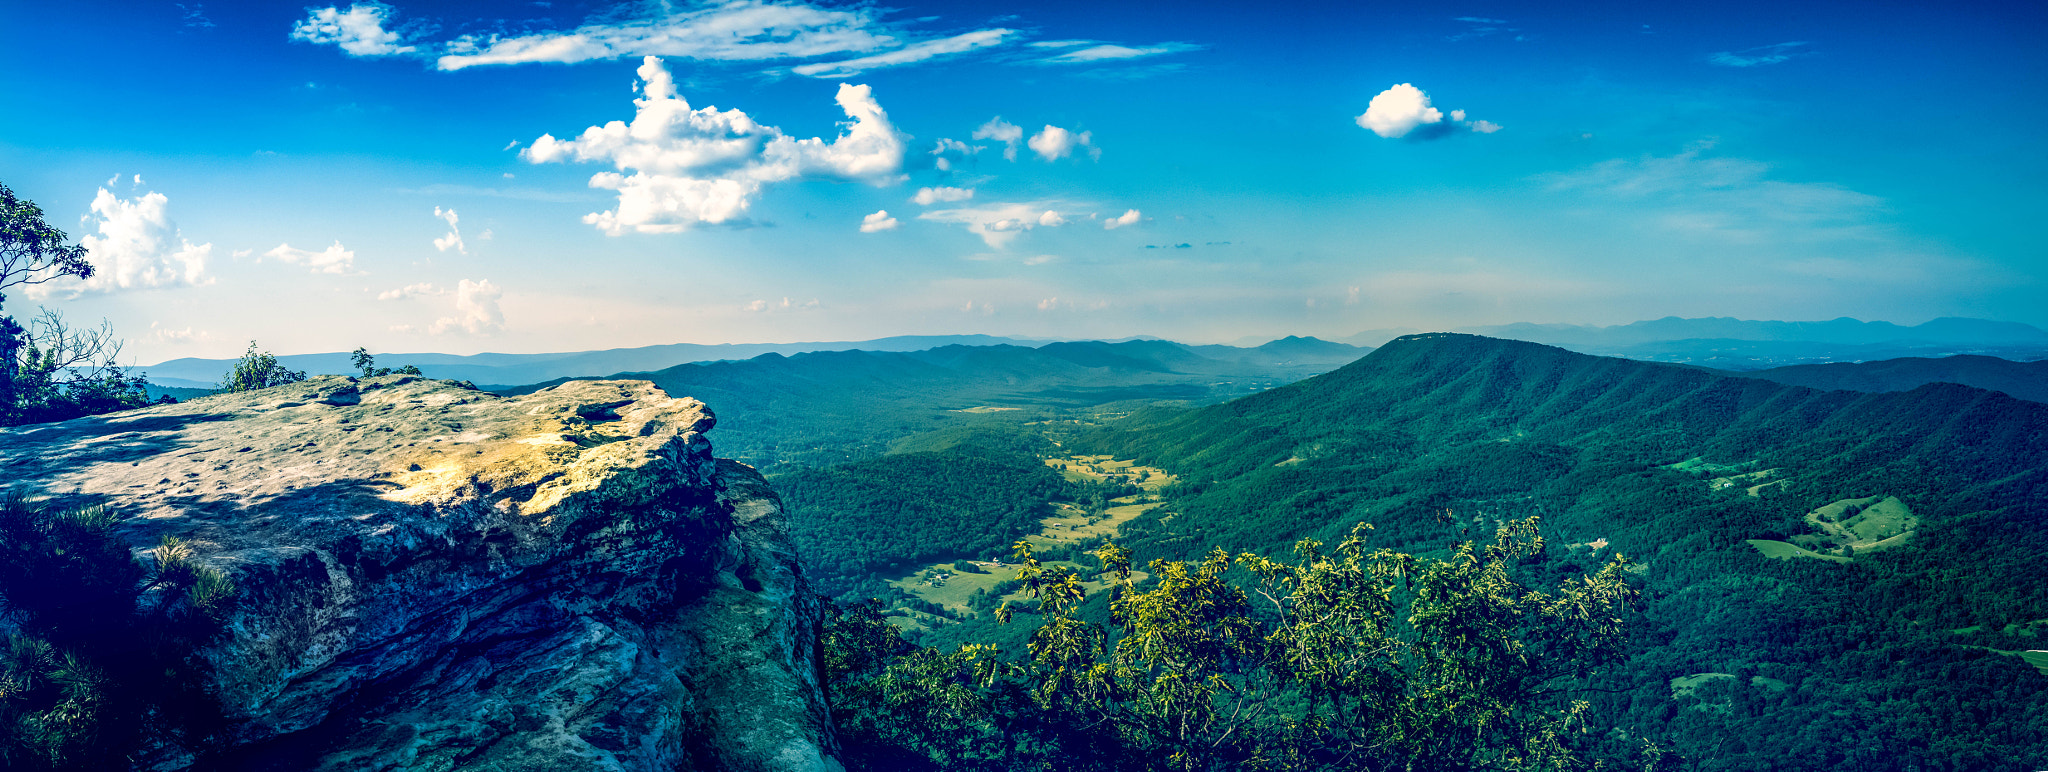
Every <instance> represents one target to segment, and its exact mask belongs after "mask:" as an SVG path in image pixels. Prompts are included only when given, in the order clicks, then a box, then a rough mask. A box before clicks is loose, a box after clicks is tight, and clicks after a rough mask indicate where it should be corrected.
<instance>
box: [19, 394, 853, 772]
mask: <svg viewBox="0 0 2048 772" xmlns="http://www.w3.org/2000/svg"><path fill="white" fill-rule="evenodd" d="M712 423H713V419H712V414H711V412H710V411H709V410H708V409H706V408H705V407H704V405H702V404H701V403H699V402H697V401H695V400H691V399H674V398H670V397H668V396H666V395H664V394H663V393H662V392H661V391H659V390H658V389H656V388H654V386H653V385H651V384H648V383H646V382H643V381H579V382H573V383H568V384H564V385H562V386H559V387H556V388H553V389H549V390H547V391H542V392H538V393H535V394H531V395H527V396H524V397H519V398H509V399H508V398H500V397H496V396H492V395H490V394H486V393H482V392H477V391H472V390H468V389H464V388H460V387H457V386H452V385H450V384H448V383H445V382H441V381H432V380H426V379H421V378H416V377H411V376H386V377H379V378H368V379H360V380H358V379H351V378H340V377H327V378H316V379H314V380H311V381H308V382H305V383H301V384H294V385H291V386H284V387H278V388H273V389H267V390H263V391H258V392H251V393H246V394H238V395H222V396H215V397H207V398H202V399H198V400H194V401H191V402H188V403H185V404H180V405H170V406H163V407H155V408H150V409H147V410H142V411H136V412H131V413H124V414H118V415H114V416H106V417H100V418H92V419H82V420H78V421H69V422H65V423H61V424H51V425H45V426H40V427H25V428H24V429H18V430H14V431H0V482H4V483H6V484H11V485H16V486H23V485H33V486H34V488H35V490H36V491H38V492H39V493H40V494H41V495H46V496H49V497H51V498H53V499H55V500H57V501H59V502H67V503H68V502H78V503H94V502H98V503H105V504H107V505H108V506H111V507H114V508H116V509H118V510H119V511H120V512H122V513H124V514H126V515H128V516H130V517H131V518H132V519H130V520H129V521H127V523H126V524H124V525H123V526H122V528H123V531H122V535H123V537H124V538H127V539H129V540H130V541H131V542H132V544H133V545H134V546H135V547H136V548H137V549H143V548H147V547H149V546H151V545H154V544H155V543H156V542H157V540H158V539H159V537H161V536H162V535H164V534H170V535H174V536H178V537H180V538H184V539H187V540H189V541H190V542H192V543H193V545H194V547H195V548H196V550H197V553H198V555H199V556H200V558H201V559H202V562H204V563H206V564H208V565H212V566H214V567H217V568H221V569H223V570H225V571H227V572H228V573H229V574H230V575H231V576H232V577H233V579H234V580H235V583H236V587H237V592H236V595H235V602H234V608H233V610H232V612H231V613H230V615H229V617H228V620H227V629H226V630H225V632H224V633H223V634H222V635H221V636H220V637H219V638H218V639H217V640H216V641H215V642H214V643H212V644H210V645H208V647H207V648H205V649H204V650H202V651H200V652H199V656H200V657H202V658H203V660H204V662H205V663H206V674H207V678H208V680H209V682H210V685H211V687H212V688H213V689H214V690H215V692H216V693H217V695H218V696H219V698H220V701H221V704H222V705H223V706H224V708H225V710H226V714H227V719H228V721H229V726H230V729H229V731H228V735H227V736H228V739H229V741H230V747H231V750H229V751H228V752H227V753H225V754H222V755H220V756H219V757H218V758H211V757H209V758H204V759H195V758H193V757H192V756H190V755H189V754H185V753H183V752H181V751H177V750H172V749H159V750H158V751H156V752H155V754H154V756H153V757H152V758H149V759H145V760H144V761H145V765H146V766H149V767H152V768H157V769H174V768H179V767H183V766H190V765H193V764H195V763H197V764H199V765H200V766H203V767H206V768H220V769H331V770H442V769H488V770H507V771H508V772H509V771H510V770H673V769H736V770H821V769H837V768H838V766H839V765H838V764H837V763H836V762H835V761H834V760H833V759H832V751H833V742H832V740H831V733H830V728H829V725H828V721H827V719H826V714H825V710H824V706H823V701H822V695H821V692H820V690H819V687H818V683H817V668H816V659H815V657H816V641H815V629H816V620H817V614H818V609H817V607H816V605H815V604H814V602H813V601H812V600H811V598H812V596H811V594H810V593H809V591H808V589H807V588H806V587H805V585H804V582H803V580H802V578H801V577H800V576H799V575H798V573H797V569H796V563H795V558H794V554H793V552H792V550H791V547H790V542H789V539H788V536H787V533H786V531H785V528H784V524H783V521H782V511H781V507H780V504H779V503H778V502H777V500H776V498H775V496H774V494H773V493H772V492H771V491H770V490H769V489H768V487H767V486H766V485H765V484H764V483H763V482H762V480H761V478H760V476H759V475H757V474H755V473H754V471H753V470H752V469H750V468H748V467H746V466H744V465H741V464H737V463H734V462H731V461H721V460H717V459H714V458H713V457H712V455H711V445H710V443H709V442H708V441H707V440H706V439H705V437H704V433H705V432H706V431H707V430H709V429H710V428H711V426H712Z"/></svg>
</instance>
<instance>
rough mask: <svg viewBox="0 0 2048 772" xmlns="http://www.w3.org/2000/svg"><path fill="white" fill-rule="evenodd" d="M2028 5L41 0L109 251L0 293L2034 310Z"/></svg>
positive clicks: (1015, 314)
mask: <svg viewBox="0 0 2048 772" xmlns="http://www.w3.org/2000/svg"><path fill="white" fill-rule="evenodd" d="M2042 15H2043V10H2042V9H2041V8H2039V7H2008V6H1999V5H1988V4H1987V5H1982V6H1946V7H1943V8H1941V9H1939V10H1921V9H1912V8H1878V7H1866V6H1861V5H1857V6H1851V5H1847V4H1832V5H1811V6H1804V7H1796V8H1792V7H1786V6H1784V5H1782V4H1770V5H1765V4H1761V3H1751V4H1741V5H1717V6H1713V7H1711V8H1707V7H1698V8H1695V7H1653V8H1646V7H1631V6H1624V5H1612V6H1599V7H1582V8H1572V9H1559V8H1555V7H1551V6H1549V5H1547V4H1534V3H1490V4H1481V5H1478V6H1466V5H1440V4H1434V3H1431V4H1423V5H1406V6H1398V7H1393V6H1390V7H1374V8H1361V7H1356V6H1348V5H1347V6H1339V5H1336V4H1328V5H1323V4H1309V5H1293V6H1290V7H1288V8H1285V9H1281V10H1275V9H1263V8H1255V7H1249V6H1239V5H1235V4H1211V5H1189V6H1185V7H1181V8H1176V9H1174V10H1173V11H1172V12H1160V11H1158V10H1156V9H1151V8H1146V7H1141V6H1118V5H1102V4H1083V3H1054V4H1034V5H1032V6H1014V7H998V6H992V5H976V6H972V7H971V8H964V7H963V6H961V5H959V4H945V3H911V4H900V3H899V4H892V5H890V6H889V7H887V8H883V7H878V6H871V5H855V4H842V3H824V2H757V1H753V0H742V1H740V2H731V3H708V4H658V3H645V4H643V3H575V2H557V3H523V4H518V5H505V4H486V3H475V2H394V3H389V4H381V3H342V4H339V5H332V6H330V5H328V4H326V3H317V4H313V5H311V6H300V5H296V4H287V5H271V4H263V5H260V6H257V7H250V6H243V5H239V4H237V5H228V4H221V5H215V4H198V3H186V4H177V3H168V2H165V3H78V4H63V5H39V6H26V7H20V8H13V9H10V10H8V11H7V12H5V14H4V18H5V19H6V20H7V21H8V23H7V24H4V25H0V43H4V45H0V61H4V62H5V63H6V65H7V67H8V69H9V70H10V71H12V72H17V73H28V74H29V77H26V78H22V79H19V81H18V82H17V83H15V84H13V85H14V89H13V92H12V94H11V96H12V100H11V102H12V103H13V104H15V105H17V106H21V108H22V109H16V110H11V111H10V112H9V113H8V114H7V115H4V116H0V182H5V183H6V184H7V185H9V186H10V187H12V188H13V189H14V190H15V191H16V193H17V194H19V195H20V196H22V197H23V198H26V199H29V200H33V201H35V202H36V203H37V204H39V205H40V206H41V207H42V208H43V210H44V212H45V215H46V217H47V218H48V220H49V221H50V222H51V223H53V224H55V225H57V226H58V227H61V228H63V229H65V230H66V232H67V233H69V234H70V235H71V236H72V238H73V239H74V241H82V243H84V244H86V246H87V247H88V248H89V249H90V250H91V255H92V259H93V261H94V263H95V264H96V266H98V269H99V273H100V275H99V276H98V277H95V278H94V279H93V280H91V281H89V282H85V283H77V282H70V283H66V284H52V285H46V286H45V287H43V288H41V289H39V290H38V291H36V292H33V293H31V292H22V291H16V292H11V293H9V297H8V300H9V301H10V303H9V305H8V306H7V308H6V311H7V313H9V314H11V315H13V316H15V317H16V318H18V319H25V318H27V317H30V316H33V315H34V308H33V307H34V306H35V304H37V303H43V304H47V305H48V306H49V307H51V308H55V309H57V310H60V311H62V312H64V313H65V314H66V315H67V317H69V318H70V319H71V320H72V321H74V322H77V323H84V324H91V323H96V322H97V321H98V320H99V319H101V318H106V319H108V320H109V321H110V322H111V323H112V324H113V326H114V330H115V332H116V334H118V335H120V336H122V337H124V338H126V339H127V340H128V349H127V358H132V359H133V360H134V361H137V362H139V363H149V362H161V361H165V360H169V359H174V358H179V357H206V358H225V357H232V356H234V355H236V354H238V353H239V352H240V351H241V350H242V349H243V347H244V346H246V345H247V342H248V341H249V340H250V339H256V340H257V341H259V342H260V344H261V345H262V346H263V347H264V348H266V349H269V350H271V351H273V352H276V353H280V354H287V353H308V352H331V351H347V350H350V349H353V348H355V347H357V346H366V347H368V348H370V349H371V350H372V351H378V352H440V353H451V354H470V353H477V352H484V351H492V352H567V351H587V350H602V349H613V348H633V347H640V346H649V345H660V344H669V343H700V344H717V343H758V342H770V341H790V342H796V341H805V342H809V341H857V340H868V339H874V338H882V337H891V336H899V335H955V334H960V335H965V334H987V335H995V336H1004V337H1022V338H1103V339H1117V338H1126V337H1133V336H1152V337H1160V338H1166V339H1171V340H1177V341H1182V342H1189V343H1218V342H1235V341H1241V340H1244V339H1247V338H1253V337H1264V338H1268V339H1271V338H1279V337H1283V336H1286V335H1290V334H1293V335H1307V336H1315V337H1320V338H1324V339H1336V338H1343V337H1347V336H1350V335H1353V334H1356V333H1359V332H1361V331H1367V330H1378V329H1391V328H1402V327H1409V328H1416V329H1423V330H1450V329H1460V328H1469V327H1476V326H1484V325H1495V324H1507V323H1513V322H1531V323H1556V324H1580V325H1596V326H1605V325H1617V324H1626V323H1630V322H1634V321H1639V320H1648V319H1657V318H1662V317H1667V316H1680V317H1689V318H1691V317H1736V318H1742V319H1757V320H1828V319H1835V318H1839V317H1853V318H1856V319H1861V320H1865V321H1890V322H1894V323H1897V324H1901V325H1908V326H1910V325H1915V324H1919V323H1922V322H1925V321H1928V320H1930V319H1934V318H1938V317H1973V318H1984V319H1993V320H2001V321H2013V322H2022V323H2027V324H2032V325H2035V326H2048V304H2042V303H2040V302H2039V298H2040V297H2041V296H2042V295H2043V292H2042V288H2041V284H2042V279H2043V278H2044V273H2048V253H2044V250H2043V248H2042V247H2043V244H2042V239H2041V238H2040V235H2039V233H2038V229H2037V228H2036V227H2035V226H2033V225H2032V223H2031V222H2030V220H2029V218H2028V217H2027V215H2028V214H2029V213H2032V212H2038V211H2040V210H2041V209H2042V204H2043V203H2044V199H2048V188H2044V187H2043V186H2041V185H2039V184H2037V183H2038V181H2039V180H2041V179H2048V153H2044V152H2043V148H2044V139H2043V137H2042V135H2041V134H2040V131H2039V129H2038V126H2040V125H2041V124H2042V123H2043V118H2044V117H2048V116H2044V113H2048V100H2044V99H2042V98H2041V97H2042V96H2044V93H2043V92H2044V88H2043V85H2042V84H2044V83H2048V66H2044V65H2048V53H2044V51H2043V50H2042V49H2041V47H2040V46H2038V45H2037V44H2036V42H2037V40H2038V33H2039V32H2040V31H2041V30H2042V29H2043V25H2042V23H2041V22H2042V21H2043V19H2042ZM714 108H715V109H714ZM612 122H619V123H617V124H613V123H612Z"/></svg>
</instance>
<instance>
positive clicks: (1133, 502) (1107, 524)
mask: <svg viewBox="0 0 2048 772" xmlns="http://www.w3.org/2000/svg"><path fill="white" fill-rule="evenodd" d="M1110 503H1112V504H1117V505H1118V506H1114V507H1110V508H1108V509H1105V510H1103V512H1102V515H1101V516H1099V517H1097V518H1094V519H1092V520H1091V519H1090V518H1089V517H1088V513H1087V512H1085V511H1082V510H1081V509H1080V508H1079V507H1075V506H1073V505H1071V504H1064V503H1063V504H1060V505H1059V511H1060V514H1059V515H1057V516H1054V517H1048V518H1046V519H1044V520H1040V521H1039V522H1041V523H1044V524H1045V530H1042V531H1039V532H1038V533H1035V534H1032V535H1030V536H1026V537H1024V540H1025V541H1028V542H1031V546H1033V547H1045V546H1047V545H1052V544H1071V543H1073V542H1077V541H1082V540H1085V539H1092V538H1095V537H1098V536H1099V537H1105V538H1106V537H1111V536H1115V535H1116V534H1117V529H1119V528H1122V527H1123V524H1124V523H1128V522H1130V521H1131V519H1132V518H1135V517H1137V516H1139V515H1142V514H1145V513H1146V512H1150V511H1152V508H1154V507H1157V506H1159V503H1158V502H1141V501H1139V500H1138V497H1136V496H1125V497H1123V498H1120V499H1111V500H1110Z"/></svg>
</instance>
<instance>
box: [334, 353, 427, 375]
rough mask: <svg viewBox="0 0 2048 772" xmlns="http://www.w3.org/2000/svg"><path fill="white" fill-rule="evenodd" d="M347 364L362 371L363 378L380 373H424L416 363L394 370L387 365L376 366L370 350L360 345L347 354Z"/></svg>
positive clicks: (375, 359)
mask: <svg viewBox="0 0 2048 772" xmlns="http://www.w3.org/2000/svg"><path fill="white" fill-rule="evenodd" d="M349 364H351V365H353V366H354V367H355V368H356V369H357V370H360V371H362V373H363V377H364V378H375V377H377V376H380V375H425V373H422V372H420V368H419V366H418V365H406V366H404V367H400V368H398V369H396V370H394V369H391V368H389V367H378V366H377V358H376V357H373V356H370V350H369V349H367V348H362V347H357V348H356V350H355V351H354V352H351V353H350V354H349Z"/></svg>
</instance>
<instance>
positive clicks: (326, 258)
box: [263, 241, 356, 274]
mask: <svg viewBox="0 0 2048 772" xmlns="http://www.w3.org/2000/svg"><path fill="white" fill-rule="evenodd" d="M263 256H264V257H270V258H276V259H277V261H278V262H281V263H290V264H292V265H303V266H306V267H307V268H310V269H312V271H313V272H314V273H340V274H345V273H353V272H354V271H355V268H356V253H355V252H352V251H350V250H348V249H345V248H343V247H342V246H341V242H340V241H336V242H334V246H331V247H328V248H326V249H323V250H321V251H319V252H308V251H306V250H303V249H294V248H292V245H290V244H279V245H277V246H276V247H273V248H271V250H270V251H268V252H265V253H263Z"/></svg>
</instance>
